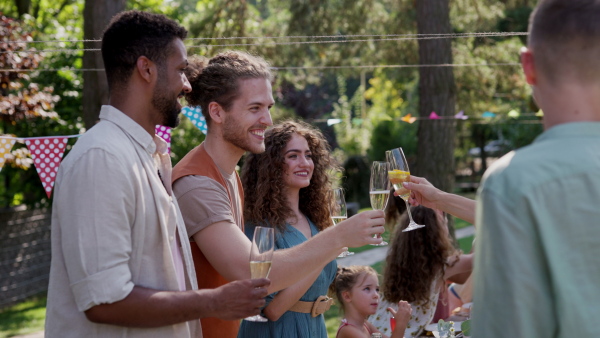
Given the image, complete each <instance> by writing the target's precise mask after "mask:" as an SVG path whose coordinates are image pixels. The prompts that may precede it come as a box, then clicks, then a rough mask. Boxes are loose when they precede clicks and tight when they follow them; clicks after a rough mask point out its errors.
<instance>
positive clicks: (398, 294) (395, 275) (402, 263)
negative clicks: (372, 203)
mask: <svg viewBox="0 0 600 338" xmlns="http://www.w3.org/2000/svg"><path fill="white" fill-rule="evenodd" d="M397 199H400V198H399V197H394V201H396V200H397ZM389 204H390V207H389V208H388V210H387V213H386V221H388V222H389V221H390V220H394V219H395V218H394V214H395V212H396V211H395V208H394V207H395V206H397V207H400V208H401V207H402V206H403V205H404V203H403V202H402V203H389ZM400 210H402V209H400ZM411 213H412V216H413V219H414V220H415V222H417V223H418V224H424V225H426V226H425V227H424V228H422V229H418V230H415V231H408V232H402V229H404V228H406V227H407V226H408V223H409V219H408V217H407V214H406V213H404V214H403V215H402V217H401V218H400V223H399V226H397V227H396V229H395V230H394V234H393V235H392V242H391V245H390V250H389V251H388V254H387V258H386V266H385V268H384V278H383V285H382V289H383V299H382V301H381V302H380V303H379V307H378V309H377V313H376V314H375V315H373V316H371V318H370V319H369V321H370V322H371V323H372V324H373V325H375V327H377V329H379V330H380V331H381V332H383V333H387V334H389V332H391V331H390V317H391V314H390V313H389V312H388V311H386V309H387V308H388V307H391V308H394V309H395V306H397V304H398V302H399V301H400V300H405V301H407V302H409V303H410V304H411V307H412V310H413V311H412V315H411V318H410V321H409V322H408V325H407V326H406V331H405V333H404V334H405V337H414V336H418V335H420V334H421V333H422V332H423V329H424V328H425V326H427V325H428V324H429V323H430V322H431V320H432V319H433V315H434V313H435V309H436V306H437V303H438V296H439V293H440V290H441V288H443V287H445V281H446V280H447V279H449V278H452V276H455V275H459V274H462V273H465V272H470V271H471V269H472V263H473V256H472V254H468V255H465V254H461V252H460V251H458V250H456V249H455V248H454V247H453V246H452V242H451V239H450V236H449V234H448V220H447V218H446V215H445V214H444V213H443V212H442V211H439V210H436V209H429V208H426V207H423V206H418V207H412V208H411Z"/></svg>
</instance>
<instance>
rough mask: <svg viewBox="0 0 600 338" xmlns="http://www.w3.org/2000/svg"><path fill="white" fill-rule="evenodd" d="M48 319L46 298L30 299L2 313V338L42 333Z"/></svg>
mask: <svg viewBox="0 0 600 338" xmlns="http://www.w3.org/2000/svg"><path fill="white" fill-rule="evenodd" d="M45 318H46V296H37V297H33V298H30V299H28V300H26V301H24V302H22V303H20V304H17V305H15V306H12V307H10V308H7V309H4V310H2V311H0V338H6V337H12V336H16V335H22V334H27V333H33V332H38V331H42V330H43V329H44V320H45Z"/></svg>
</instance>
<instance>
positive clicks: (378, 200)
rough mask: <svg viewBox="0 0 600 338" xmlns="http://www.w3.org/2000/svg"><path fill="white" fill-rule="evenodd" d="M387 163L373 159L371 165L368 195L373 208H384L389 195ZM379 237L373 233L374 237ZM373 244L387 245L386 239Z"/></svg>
mask: <svg viewBox="0 0 600 338" xmlns="http://www.w3.org/2000/svg"><path fill="white" fill-rule="evenodd" d="M388 171H389V164H388V163H387V162H381V161H374V162H373V164H372V165H371V182H370V185H369V197H370V199H371V207H372V208H373V210H384V209H385V207H386V205H387V202H388V197H389V195H390V180H389V179H388ZM378 237H380V236H379V235H375V238H378ZM371 245H374V246H384V245H388V243H387V242H386V241H381V243H379V244H371Z"/></svg>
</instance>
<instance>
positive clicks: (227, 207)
mask: <svg viewBox="0 0 600 338" xmlns="http://www.w3.org/2000/svg"><path fill="white" fill-rule="evenodd" d="M173 193H174V194H175V197H176V198H177V203H178V204H179V208H180V209H181V214H182V215H183V220H184V222H185V227H186V229H187V233H188V235H189V236H190V237H192V236H193V235H194V234H196V233H197V232H198V231H200V230H202V229H204V228H206V227H208V226H209V225H211V224H214V223H217V222H222V221H225V222H229V223H231V224H235V220H234V218H233V212H232V210H231V203H230V201H229V196H228V195H227V190H225V187H223V186H222V185H221V184H219V182H217V181H215V180H213V179H212V178H208V177H206V176H195V175H192V176H184V177H182V178H180V179H178V180H177V181H175V183H174V184H173Z"/></svg>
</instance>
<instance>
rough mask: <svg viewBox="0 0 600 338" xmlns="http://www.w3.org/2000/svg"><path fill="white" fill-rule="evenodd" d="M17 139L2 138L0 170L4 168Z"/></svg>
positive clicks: (0, 144) (0, 139) (0, 143)
mask: <svg viewBox="0 0 600 338" xmlns="http://www.w3.org/2000/svg"><path fill="white" fill-rule="evenodd" d="M16 141H17V140H15V139H14V138H3V137H2V138H0V170H2V167H3V166H4V162H6V159H7V157H8V155H9V154H10V150H11V149H12V147H13V145H15V142H16Z"/></svg>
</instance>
